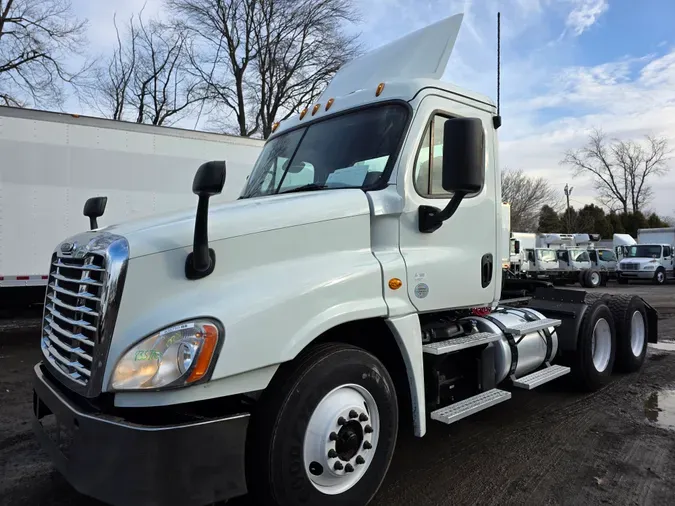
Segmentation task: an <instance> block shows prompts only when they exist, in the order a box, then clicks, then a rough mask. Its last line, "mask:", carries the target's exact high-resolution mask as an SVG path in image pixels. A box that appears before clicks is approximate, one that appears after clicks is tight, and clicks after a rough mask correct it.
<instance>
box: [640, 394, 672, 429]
mask: <svg viewBox="0 0 675 506" xmlns="http://www.w3.org/2000/svg"><path fill="white" fill-rule="evenodd" d="M645 417H646V418H647V420H649V421H650V422H654V423H655V424H657V425H660V426H661V427H664V428H666V429H670V430H675V390H662V391H661V392H653V393H652V394H651V395H650V396H649V397H648V398H647V400H646V401H645Z"/></svg>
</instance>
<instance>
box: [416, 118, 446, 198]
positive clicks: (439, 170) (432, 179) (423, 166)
mask: <svg viewBox="0 0 675 506" xmlns="http://www.w3.org/2000/svg"><path fill="white" fill-rule="evenodd" d="M448 119H449V118H447V117H445V116H439V115H435V116H434V117H433V118H432V119H431V123H430V124H429V126H428V127H427V131H426V133H425V134H424V139H422V145H421V146H420V150H419V152H418V153H417V160H416V161H415V189H416V190H417V193H419V194H420V195H422V196H423V197H444V198H449V197H450V196H451V194H450V193H448V192H446V191H445V190H444V189H443V184H442V183H443V129H444V125H445V122H446V121H447V120H448Z"/></svg>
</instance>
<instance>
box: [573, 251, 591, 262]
mask: <svg viewBox="0 0 675 506" xmlns="http://www.w3.org/2000/svg"><path fill="white" fill-rule="evenodd" d="M570 255H571V257H572V261H574V262H590V261H591V258H590V257H589V256H588V251H586V250H585V249H571V250H570Z"/></svg>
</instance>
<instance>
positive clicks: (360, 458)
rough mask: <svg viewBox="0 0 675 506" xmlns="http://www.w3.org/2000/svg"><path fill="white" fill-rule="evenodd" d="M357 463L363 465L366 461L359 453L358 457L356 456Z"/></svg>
mask: <svg viewBox="0 0 675 506" xmlns="http://www.w3.org/2000/svg"><path fill="white" fill-rule="evenodd" d="M356 463H357V464H358V465H360V466H362V465H363V464H365V463H366V459H364V458H363V457H362V456H361V455H359V456H358V457H356Z"/></svg>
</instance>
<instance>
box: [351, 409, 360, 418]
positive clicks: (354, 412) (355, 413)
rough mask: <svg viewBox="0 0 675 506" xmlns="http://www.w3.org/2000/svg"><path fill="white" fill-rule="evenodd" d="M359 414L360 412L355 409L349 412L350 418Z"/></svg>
mask: <svg viewBox="0 0 675 506" xmlns="http://www.w3.org/2000/svg"><path fill="white" fill-rule="evenodd" d="M358 416H359V414H358V413H357V412H356V411H354V410H353V409H352V410H351V411H350V412H349V418H356V417H358Z"/></svg>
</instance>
